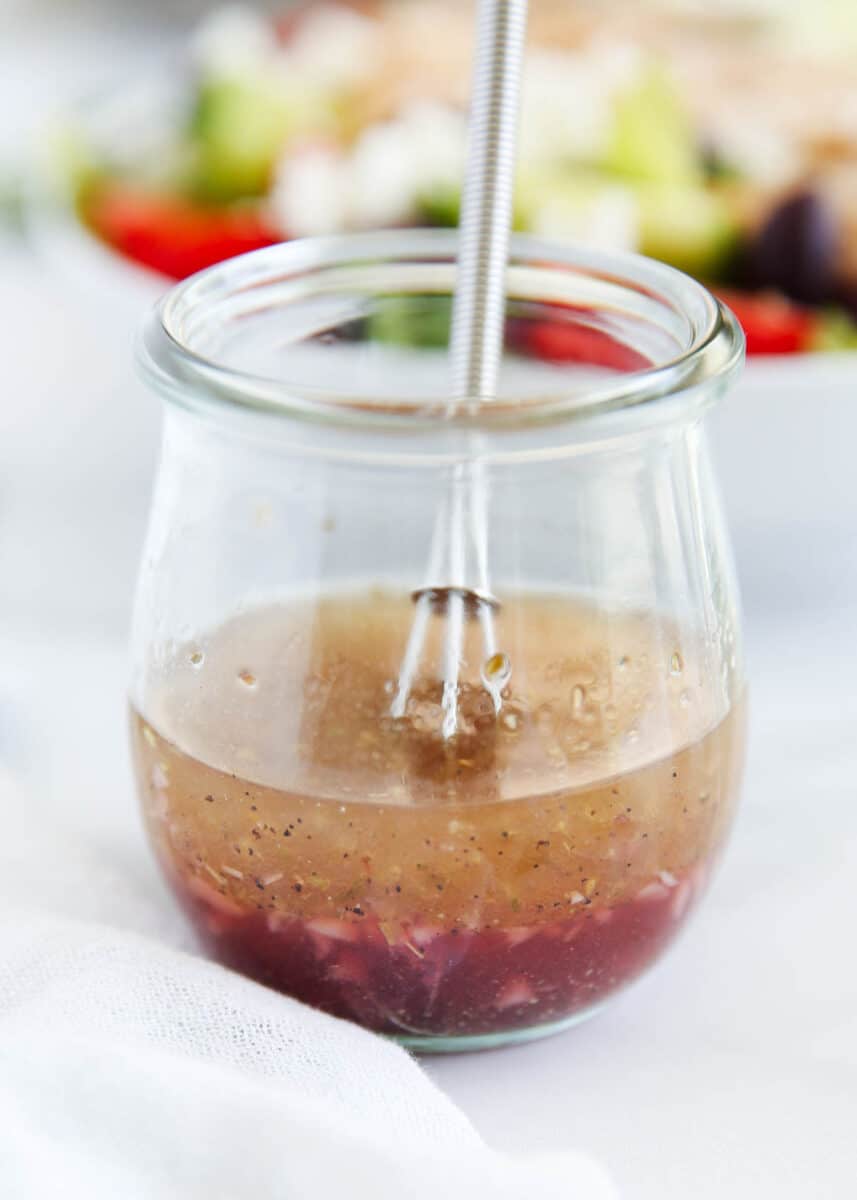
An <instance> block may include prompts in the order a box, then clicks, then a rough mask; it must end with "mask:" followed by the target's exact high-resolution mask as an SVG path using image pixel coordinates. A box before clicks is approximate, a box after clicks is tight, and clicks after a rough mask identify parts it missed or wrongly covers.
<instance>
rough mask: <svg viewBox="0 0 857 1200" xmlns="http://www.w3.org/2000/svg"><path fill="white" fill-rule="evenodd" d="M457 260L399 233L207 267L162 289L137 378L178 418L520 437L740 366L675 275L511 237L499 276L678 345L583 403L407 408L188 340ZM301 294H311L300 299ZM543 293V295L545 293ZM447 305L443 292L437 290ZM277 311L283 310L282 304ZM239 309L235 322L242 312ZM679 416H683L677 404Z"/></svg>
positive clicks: (690, 286)
mask: <svg viewBox="0 0 857 1200" xmlns="http://www.w3.org/2000/svg"><path fill="white" fill-rule="evenodd" d="M456 249H457V233H456V231H455V230H449V229H445V230H441V229H403V230H393V231H382V232H370V233H358V234H350V235H332V236H328V237H319V238H306V239H298V240H294V241H289V242H283V243H280V244H278V245H275V246H270V247H266V248H264V249H261V250H256V251H253V252H251V253H249V254H243V255H240V256H238V257H236V258H232V259H228V260H226V261H224V262H221V263H218V264H217V265H215V266H213V267H209V268H207V269H206V270H204V271H200V272H198V273H197V274H196V275H192V276H190V277H189V278H188V279H186V280H183V281H181V282H180V283H178V284H176V285H175V286H174V287H172V288H171V289H170V290H169V291H168V292H167V293H166V295H165V296H164V297H163V298H162V300H161V301H160V302H159V303H158V304H157V306H156V307H155V309H154V312H153V313H151V314H150V316H149V318H148V320H147V321H146V323H145V325H144V327H143V330H142V332H141V336H140V339H139V342H138V361H139V363H140V365H141V368H142V371H143V373H144V375H145V376H146V377H147V378H148V379H149V381H150V382H151V383H153V385H154V386H155V388H156V390H158V391H159V392H160V393H161V394H162V395H164V396H165V397H166V398H167V399H168V400H170V401H172V402H175V403H178V404H179V405H180V406H181V407H183V408H190V409H194V410H203V411H205V412H208V413H209V414H214V415H216V414H217V413H220V414H222V415H225V414H226V413H228V412H229V411H230V410H231V411H233V412H238V411H243V412H244V413H245V414H246V415H252V414H253V413H254V412H255V413H256V414H259V415H265V416H278V417H282V418H286V419H290V420H294V419H295V418H298V419H308V420H313V421H324V422H325V423H328V424H329V423H333V424H335V425H347V426H351V427H353V426H355V425H359V426H362V427H364V428H367V427H374V428H376V429H377V428H382V429H383V428H385V427H386V428H395V429H397V430H398V431H399V432H402V431H403V430H407V429H408V428H412V429H418V428H419V429H425V428H426V427H427V426H430V425H436V424H437V422H438V420H439V419H442V420H443V425H444V427H445V428H447V429H455V428H464V429H466V428H471V429H483V430H486V431H487V430H489V429H497V430H498V431H499V430H500V429H502V428H504V427H506V428H508V427H510V426H511V427H516V428H520V427H521V426H522V425H540V424H545V423H555V422H560V423H563V424H565V423H568V422H570V421H573V422H575V423H580V422H582V423H585V424H589V423H591V422H593V421H596V420H597V419H598V418H600V417H602V416H604V415H605V414H616V413H617V412H623V413H625V414H626V416H627V415H628V410H642V409H643V407H644V406H645V410H646V411H647V412H650V410H651V408H652V407H653V404H654V402H657V401H663V400H667V399H670V398H672V399H673V400H675V399H681V400H684V399H685V398H687V400H688V402H689V403H690V402H691V399H692V398H695V399H696V400H699V399H700V397H702V396H705V395H708V396H710V395H712V393H713V394H715V395H716V394H719V392H720V391H721V390H722V389H723V388H725V386H726V384H727V383H728V382H729V380H730V378H731V377H732V375H733V374H734V373H735V372H736V371H737V369H738V368H739V367H740V366H741V364H742V362H743V359H744V335H743V332H742V330H741V326H740V325H739V323H738V321H737V319H736V318H735V316H734V315H733V314H732V313H731V311H730V310H729V309H728V308H727V307H726V306H725V305H724V304H723V303H722V302H721V301H719V300H718V299H717V298H716V297H714V296H713V295H712V294H711V293H710V292H709V291H708V290H707V289H706V288H705V287H704V286H703V285H702V284H700V283H698V282H697V281H696V280H694V279H693V278H691V277H690V276H688V275H685V274H684V273H683V272H681V271H679V270H677V269H676V268H674V267H670V266H668V265H666V264H665V263H661V262H657V261H655V260H653V259H648V258H644V257H643V256H641V255H637V254H628V253H617V252H607V251H601V250H594V249H590V248H584V247H581V246H579V245H576V244H574V243H562V242H556V241H549V240H545V239H540V238H535V237H532V236H529V235H521V234H516V235H514V236H513V238H512V242H511V250H510V275H511V273H512V272H514V271H515V270H517V269H519V268H520V269H521V270H526V271H527V272H528V273H529V274H532V273H533V272H536V273H537V274H538V276H539V277H540V278H541V279H543V281H544V282H545V283H546V284H548V283H553V285H554V288H553V290H555V288H556V284H557V282H558V281H560V280H561V276H562V274H563V273H565V275H566V276H571V275H574V276H575V277H576V278H578V279H585V280H587V281H589V283H590V284H591V285H592V286H593V287H594V288H595V290H596V291H600V292H603V293H604V294H605V295H607V294H613V295H614V296H615V297H618V295H619V294H620V292H621V291H624V292H626V293H627V295H628V297H637V298H638V299H640V301H641V302H643V303H648V304H649V305H655V306H657V305H660V306H661V307H662V308H663V310H664V312H665V313H667V312H669V313H671V314H672V315H673V316H674V317H675V318H676V319H679V318H681V319H683V323H684V333H683V341H684V344H683V345H680V346H679V347H678V348H677V353H676V354H675V355H673V356H671V357H668V358H666V359H665V360H664V361H662V362H655V363H653V364H652V365H651V366H646V367H643V368H641V369H638V370H632V371H628V372H623V373H617V374H615V375H611V376H610V377H609V378H607V379H604V380H599V381H598V382H597V383H596V384H594V385H593V386H592V387H591V388H588V389H587V391H586V393H585V395H583V396H582V395H581V393H580V391H579V390H574V389H572V388H569V389H568V390H567V391H563V390H560V391H558V392H551V393H550V394H545V395H538V396H535V397H533V398H528V399H527V400H526V401H522V400H514V399H513V400H507V399H504V400H500V399H491V400H490V401H486V402H482V401H480V400H478V399H475V398H473V397H470V398H460V399H455V398H451V397H450V396H449V394H443V395H441V394H439V393H438V394H437V395H435V396H433V397H431V398H428V399H425V398H422V399H421V400H420V402H419V403H418V404H414V402H413V400H412V399H411V398H405V397H401V396H393V397H390V396H384V397H381V398H378V399H374V398H373V400H372V402H371V403H367V402H366V399H365V397H364V396H357V395H356V394H352V395H350V396H349V395H348V394H347V393H346V390H345V389H337V390H336V391H335V392H332V391H330V390H328V389H325V388H321V387H316V386H312V385H307V384H306V383H303V382H296V381H295V382H290V381H289V380H288V379H287V378H282V377H279V376H276V377H274V376H268V375H264V374H257V373H255V372H253V371H248V370H245V369H242V368H239V367H236V366H234V365H230V364H228V363H225V362H222V361H218V360H217V358H216V357H215V356H211V355H208V354H206V353H202V352H201V351H200V350H199V349H197V348H194V346H193V344H192V337H191V335H190V333H189V330H190V329H192V328H194V327H195V326H196V325H197V324H199V322H200V321H201V320H204V318H205V316H206V313H211V312H213V311H214V310H215V308H216V306H217V305H225V306H227V308H229V309H230V311H232V312H233V313H234V314H236V315H238V316H242V315H243V316H246V315H252V314H253V313H254V312H261V311H270V304H268V305H264V304H260V303H254V298H255V296H256V295H257V294H258V296H259V297H260V298H262V297H264V289H265V288H270V287H272V286H279V285H282V284H283V283H284V282H287V281H291V282H295V281H298V282H299V283H300V286H301V287H302V288H303V291H302V294H303V295H306V294H307V291H306V288H307V283H306V281H307V280H308V279H309V280H312V279H313V278H314V277H316V276H318V275H320V274H322V273H324V272H325V271H328V270H331V269H336V268H337V267H341V266H343V265H345V264H359V265H361V266H363V267H370V266H371V265H372V264H373V263H376V262H379V261H388V262H390V261H393V262H397V263H401V264H407V263H409V262H414V263H437V264H439V263H446V264H447V267H448V268H449V266H450V264H452V266H453V268H454V261H455V255H456ZM310 290H311V289H310ZM549 290H551V289H549ZM444 291H445V292H446V293H447V294H448V292H449V291H450V289H449V288H446V289H444ZM286 302H288V301H286ZM242 303H243V304H245V305H247V306H248V311H247V312H246V313H242V312H241V304H242ZM682 407H684V405H682Z"/></svg>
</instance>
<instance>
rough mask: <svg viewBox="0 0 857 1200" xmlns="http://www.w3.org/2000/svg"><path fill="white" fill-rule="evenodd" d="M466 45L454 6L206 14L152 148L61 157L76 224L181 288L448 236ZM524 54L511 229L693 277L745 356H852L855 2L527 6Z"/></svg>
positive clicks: (450, 1)
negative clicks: (387, 241)
mask: <svg viewBox="0 0 857 1200" xmlns="http://www.w3.org/2000/svg"><path fill="white" fill-rule="evenodd" d="M715 7H716V9H717V11H716V13H712V12H711V11H710V10H711V9H712V8H715ZM471 24H472V5H469V4H463V3H461V2H460V0H374V2H373V0H366V2H365V3H361V2H359V0H351V2H345V0H339V2H337V3H333V2H326V0H320V2H315V3H307V4H303V5H298V6H291V7H290V8H289V9H288V10H287V12H286V14H285V15H284V16H283V17H282V19H281V20H279V21H278V22H272V21H269V20H268V19H266V18H264V17H263V16H262V15H260V14H259V13H257V12H255V11H254V10H252V9H249V8H241V7H230V8H225V9H223V10H221V11H218V12H216V13H215V14H214V15H212V16H211V17H210V18H209V19H208V20H207V21H206V22H205V24H204V25H203V26H202V27H201V28H200V29H199V30H198V31H197V33H196V35H195V37H194V38H193V42H192V45H191V48H190V52H189V56H188V66H187V72H186V79H185V80H184V86H185V88H186V94H185V98H184V102H183V103H182V104H180V105H178V106H177V107H176V108H175V110H174V112H173V115H172V116H171V119H170V121H169V123H168V125H167V127H166V128H164V129H161V130H159V131H158V132H157V136H154V135H153V136H151V137H148V138H143V139H141V140H140V141H139V145H138V144H137V143H136V142H135V143H134V145H135V146H136V149H135V148H134V147H132V148H131V149H130V150H129V147H128V146H121V147H116V146H113V147H111V146H107V145H103V144H102V145H83V146H78V147H77V148H76V152H75V155H74V172H73V173H74V187H75V197H76V205H77V211H78V212H79V214H80V217H81V219H82V220H83V221H84V222H85V224H86V225H87V226H88V227H89V229H90V230H91V231H92V232H94V233H95V234H96V235H97V236H98V237H99V238H100V239H102V240H103V241H104V242H106V243H107V244H108V245H109V246H111V247H113V248H114V249H115V250H117V251H118V252H120V253H121V254H123V255H125V256H127V257H128V258H130V259H132V260H133V261H134V262H136V263H138V264H141V265H143V266H145V267H148V268H151V269H153V270H155V271H158V272H160V273H162V274H163V275H165V276H169V277H171V278H174V279H178V278H182V277H184V276H186V275H189V274H191V273H192V272H194V271H196V270H199V269H200V268H202V267H205V266H208V265H210V264H211V263H214V262H217V261H220V260H221V259H224V258H228V257H231V256H232V255H234V254H239V253H241V252H243V251H245V250H250V249H254V248H257V247H261V246H265V245H269V244H271V243H274V242H278V241H281V240H283V239H285V238H291V237H301V236H306V235H312V234H320V233H330V232H337V231H345V230H360V229H369V228H374V227H380V226H385V227H389V226H395V225H401V226H407V225H427V224H428V225H431V224H434V225H452V224H455V222H456V220H457V216H458V204H459V180H460V178H461V173H462V163H463V156H464V145H465V124H466V116H465V104H466V97H467V91H468V86H469V66H470V47H471V38H472V28H471ZM530 43H531V50H530V52H529V55H528V60H527V68H526V74H525V87H524V103H523V115H522V131H521V152H520V169H519V178H518V185H517V197H516V223H517V225H518V227H519V228H520V229H522V230H527V231H530V232H533V233H536V234H541V235H546V236H550V237H560V238H565V237H567V238H573V239H576V240H578V241H581V242H585V243H589V244H591V245H593V246H600V247H611V248H617V249H632V250H639V251H641V252H642V253H644V254H649V255H652V256H654V257H656V258H660V259H663V260H665V261H667V262H669V263H672V264H673V265H675V266H677V267H680V268H682V269H683V270H686V271H689V272H691V273H692V274H694V275H696V276H698V277H700V278H702V279H703V280H704V281H705V282H706V283H708V284H710V285H711V286H712V287H714V288H715V290H719V291H720V292H721V293H722V294H723V295H724V297H725V298H726V299H727V300H728V302H729V303H730V304H731V305H732V307H733V308H734V310H735V312H736V313H737V315H738V317H739V319H740V320H741V321H742V323H743V324H744V327H745V330H746V332H747V336H748V348H749V350H750V352H751V353H767V354H771V353H795V352H801V351H807V350H814V349H842V348H851V347H855V348H857V70H855V68H854V66H853V63H854V61H855V55H857V4H854V3H853V0H816V3H815V4H814V5H813V6H812V12H811V13H809V12H808V11H807V7H806V5H804V4H802V3H799V2H798V0H794V3H790V2H789V0H782V2H781V3H777V4H774V3H769V4H764V3H762V0H755V3H750V2H749V0H744V2H743V3H740V4H739V3H735V2H734V0H730V3H728V4H726V3H724V4H722V5H718V6H712V5H707V6H706V5H704V4H694V3H691V2H690V0H684V2H683V3H678V2H677V0H673V2H671V3H667V0H657V2H650V3H648V4H643V3H641V2H640V0H637V3H631V2H627V3H623V2H621V0H614V2H612V3H610V2H607V0H604V3H601V4H594V3H592V2H591V0H589V2H586V0H558V2H556V3H554V2H551V0H541V2H540V0H533V4H532V16H531V31H530ZM165 86H166V84H165Z"/></svg>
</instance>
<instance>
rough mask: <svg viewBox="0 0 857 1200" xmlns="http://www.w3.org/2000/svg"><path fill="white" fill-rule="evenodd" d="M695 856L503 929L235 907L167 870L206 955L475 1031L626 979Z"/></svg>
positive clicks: (585, 1003) (648, 949)
mask: <svg viewBox="0 0 857 1200" xmlns="http://www.w3.org/2000/svg"><path fill="white" fill-rule="evenodd" d="M706 876H707V870H706V868H705V866H704V865H702V864H700V865H697V866H696V867H694V868H693V869H691V870H690V871H687V872H686V873H685V874H684V875H683V876H682V877H680V878H676V877H674V876H672V875H670V874H669V873H668V872H663V873H662V875H661V876H660V877H659V878H657V879H655V880H652V882H651V883H649V884H647V885H646V886H645V887H643V888H642V889H641V890H640V891H639V892H637V894H636V895H635V896H633V897H629V898H628V899H627V900H625V901H623V902H621V903H619V904H615V905H613V906H611V907H603V906H602V907H597V906H596V905H594V904H589V903H587V902H586V901H585V899H584V898H581V902H580V904H579V906H577V907H576V911H574V913H573V915H572V916H564V917H563V918H562V919H560V920H557V921H554V922H550V923H545V924H540V925H531V926H515V927H508V928H499V927H488V928H484V929H467V928H464V927H454V926H453V927H446V928H442V927H439V926H429V925H426V924H421V923H420V922H419V921H418V920H416V921H412V922H407V921H402V922H401V924H399V925H397V926H396V927H395V930H391V929H390V928H389V927H386V926H385V927H382V925H381V924H379V922H378V921H377V920H375V919H374V918H373V916H372V915H371V914H370V913H366V914H362V915H361V914H349V916H348V919H341V918H339V917H331V918H314V919H300V918H297V917H288V916H284V915H283V914H282V913H279V912H271V911H266V910H265V909H256V910H252V911H251V910H248V909H246V908H242V907H239V906H238V905H237V904H235V903H233V902H232V901H231V900H229V899H227V898H225V897H224V896H222V895H221V894H220V893H218V892H217V891H216V890H214V889H213V888H209V887H208V885H207V884H205V883H204V882H203V881H202V880H201V879H200V878H199V877H194V878H193V879H192V880H191V881H190V883H188V882H187V881H176V880H174V885H175V886H176V890H177V892H178V894H179V897H180V899H181V901H182V903H183V905H184V907H185V908H186V910H187V911H188V912H189V914H190V916H191V918H192V920H193V923H194V925H195V927H196V929H197V931H198V933H199V934H200V937H201V938H202V941H203V942H204V944H205V946H206V947H207V949H208V950H209V951H210V953H211V954H212V956H213V957H214V958H216V959H217V960H218V961H220V962H222V963H224V964H225V965H226V966H229V967H232V968H234V969H235V970H238V971H240V972H242V973H243V974H245V975H248V976H250V977H251V978H252V979H255V980H257V981H258V982H260V983H263V984H266V985H268V986H269V987H272V988H275V989H277V990H278V991H281V992H285V993H286V994H288V995H290V996H294V997H295V998H296V999H298V1000H302V1001H304V1002H305V1003H306V1004H310V1005H312V1006H314V1007H315V1008H319V1009H322V1010H324V1011H325V1012H329V1013H332V1014H333V1015H335V1016H338V1017H345V1018H347V1019H349V1020H352V1021H356V1022H358V1023H359V1024H361V1025H363V1026H365V1027H367V1028H368V1029H373V1030H376V1031H377V1032H380V1033H389V1034H398V1035H408V1034H410V1035H415V1036H424V1037H472V1036H477V1035H480V1034H492V1033H504V1032H512V1031H515V1030H519V1029H524V1028H528V1027H532V1026H537V1025H542V1024H548V1023H552V1022H557V1021H562V1020H563V1019H565V1018H568V1017H571V1016H574V1015H575V1014H578V1013H583V1012H585V1011H586V1010H588V1009H591V1008H594V1007H595V1006H597V1005H599V1004H600V1003H601V1002H602V1001H603V1000H605V999H606V998H607V997H608V996H610V995H611V994H612V993H614V992H615V991H617V990H618V989H619V988H621V987H622V986H624V985H625V984H627V983H629V982H631V981H632V980H633V979H635V978H636V977H637V976H638V975H639V974H640V973H641V972H642V971H644V970H645V968H646V967H647V966H649V964H650V963H652V962H653V961H654V960H655V959H656V958H657V957H658V956H659V955H660V954H661V953H662V952H663V950H664V949H665V947H666V946H667V945H668V943H669V942H671V941H672V939H673V937H674V936H675V934H676V933H677V931H678V930H679V928H680V927H681V926H682V925H683V924H684V921H685V919H686V916H687V914H688V912H689V910H690V909H691V908H692V907H693V905H694V902H695V900H696V898H697V897H698V895H699V893H700V891H701V890H702V888H703V887H704V882H705V878H706Z"/></svg>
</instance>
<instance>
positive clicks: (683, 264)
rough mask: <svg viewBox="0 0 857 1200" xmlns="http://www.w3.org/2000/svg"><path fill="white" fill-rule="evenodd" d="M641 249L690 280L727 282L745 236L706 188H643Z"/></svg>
mask: <svg viewBox="0 0 857 1200" xmlns="http://www.w3.org/2000/svg"><path fill="white" fill-rule="evenodd" d="M636 192H637V200H638V210H637V212H638V222H639V224H638V230H639V248H640V251H641V252H642V253H643V254H647V255H649V257H651V258H659V259H661V260H662V261H664V262H667V263H670V265H671V266H674V267H678V268H679V270H682V271H687V273H688V274H689V275H696V276H701V277H703V278H705V279H722V278H724V277H728V274H729V270H730V267H731V266H732V265H733V264H734V261H735V258H736V255H737V254H738V251H739V249H740V244H741V231H740V229H739V226H738V223H737V221H736V219H735V217H734V215H733V213H732V210H731V208H730V206H729V204H728V203H727V201H726V200H725V198H724V197H723V196H722V195H720V194H719V193H718V192H716V191H713V190H710V189H706V188H703V187H693V186H680V185H675V184H657V183H651V184H640V185H638V187H637V188H636Z"/></svg>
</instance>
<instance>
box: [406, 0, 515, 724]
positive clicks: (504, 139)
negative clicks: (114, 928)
mask: <svg viewBox="0 0 857 1200" xmlns="http://www.w3.org/2000/svg"><path fill="white" fill-rule="evenodd" d="M526 21H527V0H479V2H478V16H477V38H476V55H475V63H474V75H473V93H472V98H471V107H470V124H469V137H468V154H467V170H466V175H465V180H464V194H463V198H462V206H461V220H460V231H459V248H458V268H457V275H456V287H455V297H454V301H453V308H452V334H451V343H450V350H451V359H452V394H453V397H454V398H455V399H456V400H459V401H460V400H462V399H463V400H466V401H470V402H472V403H474V404H483V403H490V401H491V400H492V398H493V397H494V396H495V395H496V390H497V378H498V374H499V367H500V359H501V356H502V351H503V326H504V315H505V300H506V266H507V262H508V257H509V229H510V226H511V219H512V192H513V186H514V174H515V152H516V140H517V126H518V110H519V107H520V91H521V67H522V60H523V55H524V41H525V34H526ZM486 493H487V485H486V481H485V476H484V470H483V467H482V464H481V462H480V460H479V459H478V458H476V457H474V458H471V459H467V460H465V461H463V462H460V463H458V464H457V465H456V466H455V468H454V469H453V472H452V478H451V481H450V487H449V492H448V494H447V496H446V497H445V499H444V501H443V502H442V504H441V506H440V509H439V511H438V514H437V519H436V522H435V527H434V533H433V537H432V546H431V551H430V554H429V562H428V570H427V573H426V582H425V584H424V586H423V587H422V588H420V589H419V590H418V591H417V592H415V594H414V600H415V604H416V609H415V613H414V621H413V624H412V626H411V631H410V635H409V637H408V643H407V646H406V649H405V654H404V658H403V660H402V666H401V669H400V671H399V679H398V685H397V688H396V693H395V695H394V697H393V703H392V706H391V709H390V712H391V715H392V716H393V717H403V716H404V715H405V712H406V709H407V704H408V698H409V696H410V694H411V689H412V687H413V684H414V679H415V678H416V673H417V670H418V667H419V663H420V660H421V658H422V655H423V651H424V647H425V641H426V634H427V631H428V625H429V620H430V618H431V615H432V613H433V612H434V613H439V614H441V615H444V616H445V630H444V636H443V655H442V675H443V692H442V697H441V707H442V713H443V716H442V722H441V732H442V735H443V737H444V738H450V737H452V736H453V735H454V734H455V732H456V730H457V728H458V698H459V672H460V669H461V658H462V651H463V646H464V629H465V622H466V621H467V620H474V619H475V620H478V621H479V623H480V625H481V629H482V642H483V668H482V680H483V683H484V684H485V687H486V688H487V690H488V692H489V694H490V695H491V698H492V700H493V703H494V708H495V711H496V712H499V711H500V707H501V705H502V696H501V693H502V689H503V687H504V686H505V684H506V683H507V681H508V679H509V675H510V673H511V666H510V663H509V660H508V658H507V656H506V655H505V654H502V653H498V650H497V643H496V638H495V631H494V617H495V613H496V611H497V609H498V608H499V605H498V602H497V600H496V599H495V598H494V597H493V596H492V595H491V591H490V588H489V583H488V546H487V537H488V532H487V495H486ZM442 580H445V581H446V582H439V581H442Z"/></svg>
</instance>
